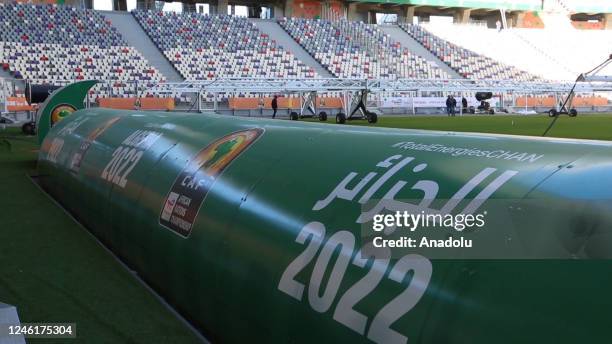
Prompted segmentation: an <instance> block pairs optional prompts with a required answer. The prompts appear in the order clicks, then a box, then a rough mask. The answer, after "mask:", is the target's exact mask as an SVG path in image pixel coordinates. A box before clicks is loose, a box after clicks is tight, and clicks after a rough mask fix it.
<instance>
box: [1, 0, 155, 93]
mask: <svg viewBox="0 0 612 344" xmlns="http://www.w3.org/2000/svg"><path fill="white" fill-rule="evenodd" d="M0 26H2V30H1V31H0V64H1V66H2V68H3V69H4V70H6V71H8V72H10V73H11V74H12V75H13V76H14V77H15V78H17V79H26V80H31V81H33V82H36V83H50V84H56V85H58V84H65V83H66V82H69V81H75V80H83V79H102V80H107V81H109V82H107V83H106V84H103V85H99V86H97V87H96V89H95V91H94V92H95V96H96V97H99V96H111V95H115V96H125V97H129V96H133V95H136V93H138V92H139V91H142V90H143V89H144V88H146V87H147V86H148V85H153V84H154V83H158V82H160V81H163V80H164V78H163V76H162V75H161V74H160V73H159V72H158V71H157V70H156V69H155V68H153V67H152V66H151V65H150V64H149V63H148V62H147V60H146V59H145V58H144V57H143V56H142V55H141V54H140V53H139V52H138V51H137V50H136V49H134V48H133V47H130V46H128V45H127V43H126V42H125V41H124V40H123V38H122V37H121V35H120V34H119V33H118V32H117V30H116V29H115V28H114V27H113V26H112V25H111V22H110V21H108V20H106V19H105V18H104V17H103V16H102V15H101V14H100V13H99V12H96V11H93V10H84V9H77V8H74V7H68V6H58V5H39V6H33V5H26V4H2V3H0Z"/></svg>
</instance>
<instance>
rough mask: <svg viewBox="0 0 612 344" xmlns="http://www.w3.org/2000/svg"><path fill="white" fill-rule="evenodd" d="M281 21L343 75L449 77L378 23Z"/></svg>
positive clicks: (326, 63) (312, 51)
mask: <svg viewBox="0 0 612 344" xmlns="http://www.w3.org/2000/svg"><path fill="white" fill-rule="evenodd" d="M279 23H280V25H281V26H282V27H283V28H284V29H285V31H287V33H289V34H290V35H291V36H292V37H293V38H294V39H295V40H296V41H297V42H298V43H299V44H300V45H301V46H302V47H304V49H306V51H308V52H309V53H310V54H311V55H312V56H313V57H314V58H315V59H316V60H317V61H319V62H320V63H321V64H322V65H323V66H324V67H325V68H326V69H327V70H329V71H330V72H331V73H332V74H333V75H334V76H336V77H340V78H381V79H395V78H419V79H433V78H447V77H448V75H447V74H446V73H445V72H444V71H443V70H442V69H440V68H439V67H438V66H436V65H434V64H431V63H429V62H428V61H426V60H424V59H423V58H421V57H420V56H417V55H415V54H412V53H410V51H408V49H406V48H403V47H402V46H401V44H400V43H398V42H392V41H391V39H390V38H389V36H388V35H386V34H384V33H383V32H382V31H381V30H380V29H378V28H377V27H376V25H368V24H365V23H363V22H349V21H346V20H341V21H337V22H332V21H328V20H320V19H315V20H312V19H303V18H283V19H282V20H280V21H279Z"/></svg>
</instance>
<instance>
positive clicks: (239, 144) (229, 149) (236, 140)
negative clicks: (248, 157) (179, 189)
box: [186, 128, 263, 176]
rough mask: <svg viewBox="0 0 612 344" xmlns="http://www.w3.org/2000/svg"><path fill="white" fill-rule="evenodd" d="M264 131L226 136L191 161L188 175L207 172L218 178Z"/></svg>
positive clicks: (252, 130)
mask: <svg viewBox="0 0 612 344" xmlns="http://www.w3.org/2000/svg"><path fill="white" fill-rule="evenodd" d="M262 133H263V129H260V128H254V129H248V130H241V131H237V132H234V133H231V134H229V135H226V136H224V137H222V138H220V139H218V140H216V141H215V142H213V143H211V144H209V145H208V146H207V147H206V148H204V149H202V150H201V151H200V152H198V154H197V155H196V156H195V157H194V158H193V159H192V160H191V162H190V163H189V166H188V167H187V169H186V172H187V173H190V172H192V173H193V172H196V171H198V170H199V171H206V174H207V175H209V176H216V175H219V174H220V173H221V171H223V169H224V168H225V167H226V166H227V165H229V163H230V162H232V160H234V159H235V158H236V157H237V156H238V155H239V154H240V153H242V151H244V150H245V149H246V148H247V147H248V146H250V145H251V143H253V141H255V140H256V139H257V138H258V137H259V136H260V135H261V134H262Z"/></svg>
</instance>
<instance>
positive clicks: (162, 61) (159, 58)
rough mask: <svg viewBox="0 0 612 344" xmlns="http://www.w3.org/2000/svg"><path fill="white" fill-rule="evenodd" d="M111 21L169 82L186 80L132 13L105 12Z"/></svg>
mask: <svg viewBox="0 0 612 344" xmlns="http://www.w3.org/2000/svg"><path fill="white" fill-rule="evenodd" d="M103 14H104V16H105V17H106V18H108V19H109V20H111V23H112V25H113V26H114V27H115V28H117V30H118V31H119V32H120V33H121V35H123V38H124V39H125V40H126V41H127V43H128V44H130V45H131V46H133V47H134V48H136V50H138V51H139V52H140V53H141V54H142V55H143V56H145V58H146V59H147V60H148V61H149V63H150V64H151V65H152V66H153V67H155V68H157V70H159V71H160V73H161V74H162V75H163V76H165V77H166V80H168V81H169V82H181V81H183V80H184V79H183V78H182V77H181V75H180V74H179V73H178V71H177V70H176V69H175V68H174V67H173V66H172V64H170V62H169V61H168V59H166V57H165V56H164V55H163V54H162V52H161V51H160V50H159V49H158V48H157V47H156V46H155V44H154V43H153V42H152V41H151V39H150V38H149V36H148V35H147V34H146V33H145V31H144V30H143V29H142V27H141V26H140V24H138V21H136V19H135V18H134V16H132V14H131V13H130V12H118V11H113V12H106V11H104V12H103Z"/></svg>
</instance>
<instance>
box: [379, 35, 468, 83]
mask: <svg viewBox="0 0 612 344" xmlns="http://www.w3.org/2000/svg"><path fill="white" fill-rule="evenodd" d="M378 28H379V29H381V30H382V31H383V32H384V33H386V34H387V35H389V36H390V37H391V39H392V40H394V41H396V42H400V43H401V44H402V46H403V47H405V48H407V49H408V50H410V52H411V53H413V54H416V55H418V56H420V57H422V58H424V59H425V60H427V61H430V62H431V63H434V64H436V65H437V66H438V67H440V68H441V69H442V70H444V71H445V72H446V73H448V75H450V76H451V77H452V78H453V79H462V77H461V75H459V73H457V72H456V71H455V70H454V69H452V68H451V67H449V66H448V65H447V64H446V63H444V62H442V60H440V59H439V58H438V57H436V56H435V55H434V54H432V53H431V52H430V51H429V50H427V49H426V48H425V47H423V46H422V45H421V44H420V43H419V42H417V41H416V40H415V39H414V38H412V37H410V35H409V34H408V33H406V31H404V30H403V29H402V28H400V27H399V26H397V25H379V26H378Z"/></svg>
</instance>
